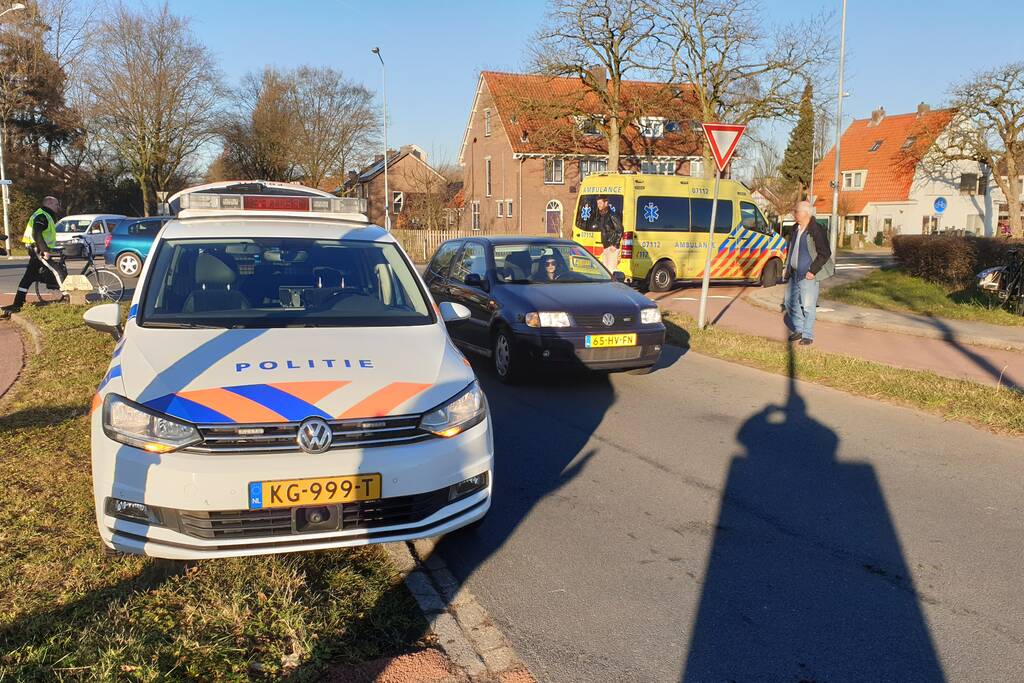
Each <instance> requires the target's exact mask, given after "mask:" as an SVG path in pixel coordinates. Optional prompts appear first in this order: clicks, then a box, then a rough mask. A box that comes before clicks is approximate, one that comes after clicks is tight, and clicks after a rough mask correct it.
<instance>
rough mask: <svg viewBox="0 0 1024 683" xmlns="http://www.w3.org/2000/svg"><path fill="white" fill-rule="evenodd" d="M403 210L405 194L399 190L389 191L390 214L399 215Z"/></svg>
mask: <svg viewBox="0 0 1024 683" xmlns="http://www.w3.org/2000/svg"><path fill="white" fill-rule="evenodd" d="M403 209H405V193H404V192H402V191H401V190H392V191H391V213H393V214H400V213H402V210H403Z"/></svg>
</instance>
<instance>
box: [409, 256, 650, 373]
mask: <svg viewBox="0 0 1024 683" xmlns="http://www.w3.org/2000/svg"><path fill="white" fill-rule="evenodd" d="M620 277H621V275H620ZM424 278H425V279H426V282H427V286H428V287H429V288H430V292H431V294H433V296H434V299H435V300H436V301H438V302H441V301H451V302H454V303H460V304H463V305H464V306H466V307H468V308H469V310H470V312H471V313H472V316H471V317H470V318H468V319H467V320H463V321H459V322H455V323H452V324H450V326H449V331H450V333H451V336H452V338H453V339H454V340H455V342H456V343H457V344H458V345H459V346H460V347H462V348H464V349H466V350H469V351H473V352H476V353H480V354H482V355H485V356H487V357H489V358H491V359H492V360H493V362H494V369H495V371H496V372H497V374H498V377H499V378H501V379H502V380H503V381H506V382H510V381H514V380H516V379H519V378H521V377H522V376H523V375H525V374H526V373H527V372H528V371H529V370H530V369H531V368H533V369H543V368H544V367H546V366H562V367H584V368H590V369H595V370H627V369H646V368H650V367H651V366H653V365H654V364H655V363H656V362H657V360H658V357H659V356H660V355H661V347H662V345H663V344H664V343H665V326H664V325H663V324H662V322H661V313H660V312H659V311H658V307H657V305H656V304H655V303H654V302H653V301H651V300H649V299H647V298H646V297H644V296H643V295H641V294H639V293H637V292H636V291H634V290H633V289H632V288H631V287H628V286H626V285H625V284H623V283H622V282H620V281H618V280H617V279H615V278H613V276H612V275H611V274H610V273H609V272H608V271H607V270H606V269H605V267H604V266H603V265H601V263H600V262H599V261H598V260H597V259H595V258H594V257H593V256H591V255H590V254H589V253H587V252H586V251H585V250H584V249H583V248H582V247H580V246H579V245H578V244H576V243H575V242H571V241H568V240H556V239H550V238H547V237H471V238H465V239H455V240H450V241H448V242H445V243H444V244H442V245H441V246H440V247H439V248H438V250H437V252H436V253H435V254H434V257H433V259H432V260H431V262H430V265H429V266H428V267H427V271H426V273H425V274H424Z"/></svg>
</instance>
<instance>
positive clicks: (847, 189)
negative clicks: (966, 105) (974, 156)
mask: <svg viewBox="0 0 1024 683" xmlns="http://www.w3.org/2000/svg"><path fill="white" fill-rule="evenodd" d="M951 125H962V124H960V123H959V122H957V120H956V112H955V111H954V110H952V109H935V110H933V109H931V108H930V107H928V105H926V104H923V103H922V104H921V105H919V106H918V108H917V111H916V112H911V113H909V114H897V115H888V114H886V112H885V109H884V108H882V107H879V108H878V109H876V110H875V111H873V112H872V113H871V117H870V118H867V119H854V121H853V123H851V124H850V126H849V127H848V128H847V129H846V131H845V132H844V133H843V136H842V138H841V140H840V157H839V159H840V187H839V215H840V231H841V232H840V235H842V236H845V237H849V238H850V239H851V243H852V244H853V245H854V246H857V245H859V244H863V243H865V242H870V241H871V240H873V239H874V237H875V235H876V234H877V233H879V232H881V233H883V234H884V235H886V236H890V235H897V234H911V235H914V234H922V233H923V234H928V233H933V232H942V231H946V230H966V231H967V232H971V233H974V234H977V235H992V234H993V230H994V224H995V221H994V214H995V212H994V211H993V210H992V197H991V193H990V192H989V191H988V187H987V186H988V183H987V175H986V174H987V171H986V169H984V168H982V167H981V166H980V165H979V164H978V163H977V162H966V161H965V162H961V163H958V164H956V165H955V166H954V167H951V168H949V169H947V170H944V171H941V172H938V171H936V170H934V169H929V168H926V166H925V165H924V164H922V163H921V160H922V159H924V158H926V154H927V151H928V150H929V149H931V147H932V146H933V145H943V144H945V143H944V135H943V134H944V132H945V131H946V130H947V129H948V128H949V126H951ZM834 175H835V148H834V147H833V149H832V150H830V151H829V152H828V154H826V155H825V157H824V158H823V159H822V160H821V162H820V163H819V164H818V166H817V168H816V169H815V173H814V178H815V181H814V191H813V193H812V194H813V196H814V197H815V198H816V201H815V205H814V206H815V212H816V214H817V215H819V216H828V215H829V214H831V213H832V186H831V182H832V179H833V177H834ZM940 208H941V209H942V210H939V209H940Z"/></svg>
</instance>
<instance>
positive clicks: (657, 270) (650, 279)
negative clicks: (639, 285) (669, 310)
mask: <svg viewBox="0 0 1024 683" xmlns="http://www.w3.org/2000/svg"><path fill="white" fill-rule="evenodd" d="M675 283H676V269H675V268H673V267H672V264H671V263H670V262H669V261H659V262H658V263H656V264H655V265H654V267H653V268H651V272H650V273H648V275H647V288H648V289H649V290H651V291H652V292H667V291H668V290H670V289H672V286H673V285H675Z"/></svg>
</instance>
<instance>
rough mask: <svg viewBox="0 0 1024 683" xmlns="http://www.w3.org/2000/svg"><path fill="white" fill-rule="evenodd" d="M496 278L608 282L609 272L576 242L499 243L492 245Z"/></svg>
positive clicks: (534, 281) (512, 281)
mask: <svg viewBox="0 0 1024 683" xmlns="http://www.w3.org/2000/svg"><path fill="white" fill-rule="evenodd" d="M494 267H495V274H496V276H497V280H498V282H505V283H510V284H539V283H552V282H609V281H610V280H611V276H610V275H609V274H608V271H607V270H605V268H604V266H602V265H601V264H600V263H598V262H597V259H595V258H594V257H593V256H591V255H590V254H589V253H587V251H586V250H584V249H583V247H581V246H579V245H578V244H565V243H562V242H552V243H549V244H546V243H537V242H533V243H524V244H500V245H497V246H495V247H494Z"/></svg>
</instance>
